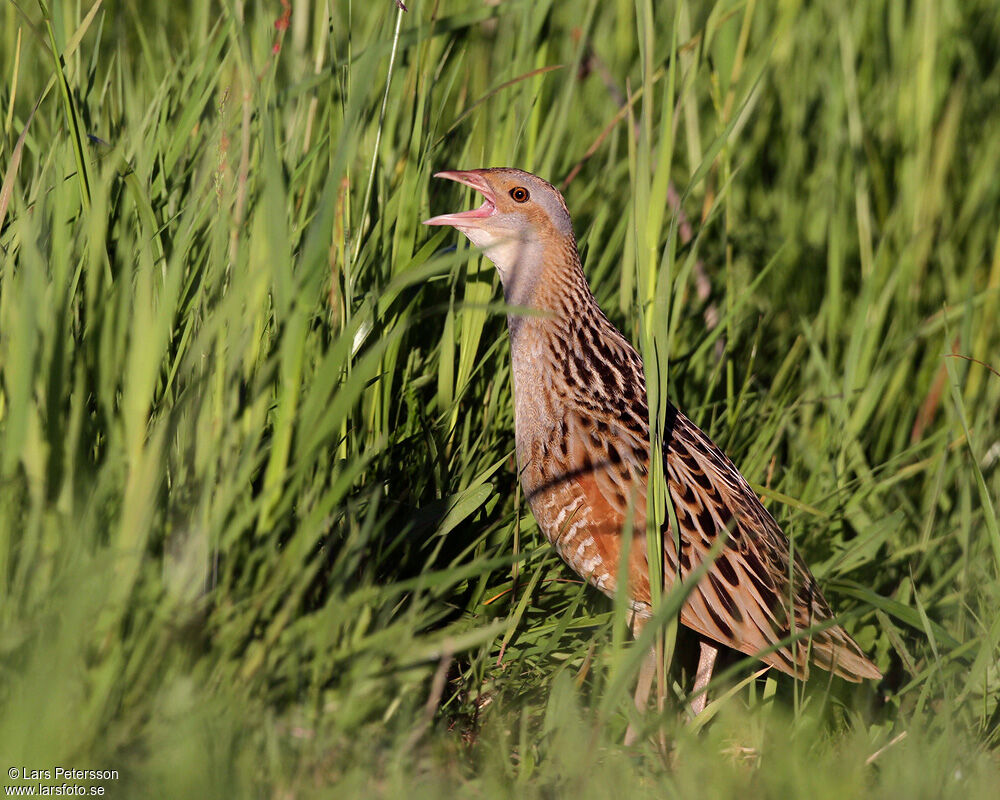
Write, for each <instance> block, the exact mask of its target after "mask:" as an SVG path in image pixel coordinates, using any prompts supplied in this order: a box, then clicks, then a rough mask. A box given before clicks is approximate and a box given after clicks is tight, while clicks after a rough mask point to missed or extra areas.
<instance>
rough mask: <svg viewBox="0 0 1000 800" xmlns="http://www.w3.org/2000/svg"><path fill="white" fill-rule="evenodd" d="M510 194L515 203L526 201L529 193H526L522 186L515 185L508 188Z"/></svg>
mask: <svg viewBox="0 0 1000 800" xmlns="http://www.w3.org/2000/svg"><path fill="white" fill-rule="evenodd" d="M510 196H511V197H512V198H514V202H515V203H527V202H528V198H529V197H530V196H531V195H529V194H528V190H527V189H525V188H524V187H523V186H515V187H514V188H513V189H511V190H510Z"/></svg>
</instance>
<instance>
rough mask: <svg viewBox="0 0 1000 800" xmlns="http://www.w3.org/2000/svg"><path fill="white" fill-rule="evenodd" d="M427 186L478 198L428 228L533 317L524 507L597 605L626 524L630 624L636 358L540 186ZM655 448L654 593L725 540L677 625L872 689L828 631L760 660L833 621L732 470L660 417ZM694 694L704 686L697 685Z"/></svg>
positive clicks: (516, 336)
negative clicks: (658, 496) (668, 526)
mask: <svg viewBox="0 0 1000 800" xmlns="http://www.w3.org/2000/svg"><path fill="white" fill-rule="evenodd" d="M439 175H440V176H441V177H446V178H450V179H452V180H456V181H459V182H461V183H465V184H468V185H470V186H472V187H473V188H475V189H476V190H478V191H479V192H481V193H482V194H483V195H484V197H485V198H486V200H485V202H484V203H483V205H482V206H481V207H480V208H478V209H476V210H474V211H471V212H464V213H459V214H448V215H444V216H440V217H435V218H434V219H431V220H428V221H427V224H433V225H453V226H454V227H456V228H458V229H459V230H461V231H462V232H463V233H464V234H465V235H466V236H468V237H469V239H471V240H472V241H473V242H474V243H475V244H477V245H479V246H481V247H483V248H484V249H485V252H486V255H487V256H488V257H489V258H490V259H491V260H492V261H493V262H494V263H495V264H496V266H497V268H498V270H499V272H500V275H501V278H502V281H503V285H504V294H505V296H506V298H507V301H508V302H509V303H511V304H512V305H517V306H526V307H529V308H532V309H535V310H537V311H541V312H548V313H543V314H541V315H537V314H534V315H511V316H510V317H509V318H508V321H509V328H510V335H511V356H512V360H513V373H514V399H515V426H516V440H517V458H518V464H519V466H520V472H521V482H522V485H523V487H524V491H525V494H526V496H527V498H528V502H529V504H530V506H531V510H532V512H533V513H534V515H535V518H536V519H537V520H538V524H539V526H540V528H541V530H542V531H543V533H544V534H545V536H546V537H547V538H548V539H549V541H551V542H552V544H553V545H554V546H555V548H556V550H557V551H558V552H559V554H560V555H561V556H562V558H563V559H565V561H566V562H567V563H568V564H569V565H570V566H571V567H572V568H573V569H574V570H575V571H576V572H578V573H579V574H580V575H581V576H583V577H584V578H586V579H587V580H588V581H589V582H590V583H592V584H593V585H594V586H596V587H597V588H599V589H600V590H601V591H603V592H605V593H607V594H612V593H614V591H615V589H616V586H615V581H616V575H617V573H618V563H619V557H620V555H621V552H622V530H623V528H624V527H625V524H626V518H627V516H628V515H629V513H631V514H632V515H633V530H634V531H636V532H637V533H636V534H634V540H633V542H632V546H631V548H630V549H629V553H630V555H629V558H630V563H629V571H628V574H629V586H628V591H629V595H630V599H631V601H632V604H633V608H634V610H635V614H636V618H637V620H636V621H637V627H641V625H642V624H643V620H644V619H646V618H647V617H648V616H649V609H650V605H649V604H650V591H649V570H648V566H647V561H646V554H645V546H646V539H645V534H644V530H645V524H646V484H647V472H648V464H649V452H650V446H649V425H648V409H647V405H646V396H645V379H644V376H643V366H642V360H641V358H640V357H639V354H638V353H637V352H636V351H635V349H634V348H633V347H632V346H631V344H629V342H628V341H627V340H626V339H625V338H624V337H623V336H622V335H621V333H619V332H618V331H617V330H616V329H615V327H614V326H613V325H612V324H611V323H610V322H609V321H608V319H607V317H606V316H605V315H604V314H603V312H602V311H601V309H600V308H599V307H598V305H597V302H596V301H595V300H594V297H593V294H591V292H590V288H589V287H588V285H587V280H586V278H585V276H584V274H583V270H582V267H581V264H580V258H579V255H578V253H577V248H576V241H575V239H574V237H573V232H572V224H571V222H570V218H569V212H568V211H567V210H566V206H565V203H564V202H563V199H562V196H561V195H560V194H559V192H558V191H557V190H556V189H555V188H554V187H552V186H551V185H549V184H548V183H546V182H545V181H543V180H542V179H540V178H538V177H536V176H534V175H531V174H529V173H526V172H522V171H521V170H515V169H486V170H472V171H468V172H445V173H439ZM521 190H524V191H523V192H522V191H521ZM524 195H527V199H522V197H523V196H524ZM663 452H664V458H665V464H664V467H665V469H664V473H665V475H666V478H667V486H668V489H669V492H670V497H671V500H672V502H673V505H674V508H675V510H676V515H677V522H678V526H679V532H678V533H679V536H678V537H677V538H678V539H679V542H680V552H679V553H678V552H677V547H676V545H675V541H674V536H673V534H672V533H671V532H670V531H665V532H664V535H663V542H664V554H663V555H664V565H665V573H666V576H667V578H666V579H667V584H668V586H667V587H666V588H669V584H670V583H671V582H672V581H673V580H674V579H675V576H677V575H680V576H683V575H685V574H686V573H688V572H690V570H692V569H694V568H695V567H697V566H698V565H699V564H701V563H703V562H704V561H705V559H706V557H707V554H708V552H709V550H710V549H711V548H712V546H713V544H714V543H715V542H716V540H717V539H718V537H720V536H723V537H725V543H724V547H723V548H722V551H721V553H720V554H719V556H718V557H717V558H716V560H715V562H714V563H713V564H712V565H711V566H710V567H709V569H708V572H707V574H706V575H705V576H704V578H703V579H702V580H701V581H700V582H699V583H698V585H697V587H696V588H695V589H694V591H693V592H692V593H691V594H690V596H689V597H688V600H687V602H686V604H685V605H684V607H683V610H682V612H681V622H682V623H683V624H684V625H686V626H687V627H689V628H692V629H693V630H695V631H697V632H698V633H699V634H701V635H702V636H703V637H705V638H707V639H708V640H711V641H712V642H717V643H719V644H723V645H726V646H728V647H732V648H735V649H736V650H739V651H741V652H743V653H747V654H750V655H758V656H759V657H760V658H761V660H763V661H764V662H766V663H768V664H770V665H772V666H774V667H776V668H778V669H780V670H781V671H783V672H786V673H788V674H790V675H795V676H796V677H800V678H805V677H806V676H807V675H808V671H809V664H810V661H811V663H813V664H815V665H816V666H819V667H821V668H823V669H825V670H830V671H833V672H835V673H836V674H838V675H840V676H842V677H844V678H846V679H848V680H852V681H859V680H861V679H863V678H879V677H881V675H880V673H879V671H878V669H877V668H876V667H875V665H874V664H872V662H871V661H869V660H868V659H867V658H866V657H865V655H864V653H862V651H861V649H860V648H859V647H858V645H857V644H856V643H855V642H854V640H853V639H851V637H850V636H849V635H848V634H847V632H846V631H844V629H843V628H841V627H840V626H838V625H832V626H830V627H828V628H826V629H825V630H821V631H818V632H814V633H813V634H812V635H811V638H810V641H809V642H808V643H807V642H805V641H802V642H799V643H797V644H793V645H785V646H783V647H780V648H778V649H776V650H775V651H774V652H770V653H762V651H764V650H767V649H769V648H771V647H773V646H775V645H776V644H777V643H778V642H779V641H781V640H782V639H786V638H788V637H789V636H790V635H791V634H792V633H793V632H794V631H796V630H802V629H805V628H809V627H811V626H814V625H819V626H822V624H823V623H824V622H825V621H828V620H829V619H830V618H831V617H832V616H833V615H832V612H831V610H830V607H829V605H828V604H827V602H826V600H825V599H824V598H823V596H822V594H821V593H820V591H819V588H818V587H817V585H816V582H815V580H814V579H813V577H812V575H811V574H810V572H809V569H808V567H807V566H806V564H805V562H804V561H803V560H802V558H801V556H800V555H799V554H798V553H797V552H796V553H795V555H794V557H793V556H792V554H791V550H790V547H789V543H788V540H787V538H786V537H785V535H784V534H783V533H782V531H781V529H780V528H779V526H778V524H777V523H776V522H775V521H774V519H773V517H771V515H770V514H769V513H768V512H767V510H766V509H765V508H764V506H763V505H762V504H761V502H760V500H759V499H758V498H757V495H756V494H755V493H754V492H753V490H752V489H751V488H750V486H749V485H748V484H747V482H746V480H745V479H744V478H743V476H742V475H741V474H740V472H739V470H737V468H736V467H735V466H734V465H733V463H732V462H731V461H730V460H729V459H728V458H727V457H726V456H725V454H724V453H723V452H722V451H721V450H719V448H718V447H716V445H715V444H714V443H713V442H712V441H711V440H710V439H709V438H708V436H706V435H705V434H704V433H703V432H702V431H701V430H699V428H698V427H697V426H696V425H695V424H694V423H692V422H691V421H690V420H689V419H688V418H687V417H685V416H684V415H683V414H682V413H681V412H679V411H678V410H677V409H675V408H674V407H673V406H670V407H669V408H668V412H667V420H666V426H665V430H664V445H663ZM630 507H631V509H630ZM708 650H709V651H711V652H706V651H705V650H703V665H704V667H705V670H707V674H708V675H710V673H711V664H712V660H713V659H714V649H713V648H712V647H708ZM702 671H703V670H699V672H700V673H701V672H702ZM703 678H704V680H703ZM699 682H700V683H701V686H702V687H704V685H706V684H707V675H706V676H703V675H701V674H700V675H699ZM703 705H704V698H702V700H701V703H700V706H703Z"/></svg>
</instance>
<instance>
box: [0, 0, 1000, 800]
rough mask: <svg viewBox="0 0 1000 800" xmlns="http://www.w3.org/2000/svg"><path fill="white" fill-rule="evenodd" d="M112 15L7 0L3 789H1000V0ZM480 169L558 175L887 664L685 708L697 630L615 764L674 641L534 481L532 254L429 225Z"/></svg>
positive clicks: (661, 352)
mask: <svg viewBox="0 0 1000 800" xmlns="http://www.w3.org/2000/svg"><path fill="white" fill-rule="evenodd" d="M106 5H107V7H105V5H100V6H95V5H83V6H80V7H77V5H76V4H50V5H48V6H46V5H45V4H38V3H36V4H31V3H18V4H17V5H16V6H15V5H14V4H12V3H11V4H7V5H6V6H4V8H3V9H2V10H0V20H2V22H3V26H2V28H0V53H2V54H3V58H2V59H0V69H2V70H3V80H2V81H0V121H2V124H3V135H2V136H0V186H2V190H0V754H2V755H3V757H4V759H5V760H6V761H7V762H9V764H6V766H10V765H19V766H25V767H29V768H32V767H37V768H46V767H51V766H53V765H55V764H65V765H66V766H79V767H86V768H101V769H111V768H114V769H118V770H120V771H121V772H122V774H123V778H122V780H121V782H120V783H119V784H117V785H115V786H110V785H109V786H108V792H109V796H114V795H113V792H114V791H116V790H117V791H119V792H122V793H128V794H134V795H142V796H146V795H148V794H154V795H159V796H169V797H176V796H204V795H209V796H229V795H233V794H236V795H243V794H260V795H264V796H274V795H286V794H287V795H290V796H299V795H310V794H313V793H323V792H324V790H328V788H327V787H329V786H330V785H331V784H336V785H337V787H338V790H339V791H338V794H340V793H344V794H348V795H350V794H362V793H364V794H372V793H374V794H379V795H384V796H399V795H400V794H403V793H404V792H405V793H406V794H408V795H414V796H421V795H427V796H440V794H441V792H442V791H445V790H446V791H449V792H454V791H456V790H458V791H462V792H463V793H473V792H478V793H479V794H481V795H484V796H493V795H508V794H517V795H518V796H529V797H530V796H550V795H551V794H553V793H556V794H560V795H563V794H575V795H579V796H594V797H607V796H612V795H624V794H627V795H628V796H633V795H635V796H646V795H648V796H654V795H655V796H663V794H665V793H667V794H669V795H671V796H692V795H696V794H697V795H699V796H728V795H734V796H735V795H737V794H739V795H740V796H746V795H747V792H748V791H750V792H751V794H752V796H782V797H786V796H803V795H806V794H807V793H808V794H809V795H810V796H815V797H817V798H821V797H838V798H839V797H844V796H885V797H899V796H906V795H907V794H909V795H913V796H929V797H939V796H945V795H955V796H962V797H992V796H993V795H994V794H995V789H996V785H997V782H998V781H1000V763H998V753H1000V750H998V747H1000V741H998V738H997V733H996V730H997V726H998V722H1000V710H998V702H997V701H998V691H1000V673H998V666H997V665H998V663H1000V621H998V620H1000V617H998V615H997V613H996V609H997V608H998V606H1000V527H998V518H997V496H998V489H1000V468H998V463H1000V376H998V375H997V374H996V372H995V370H997V369H1000V326H998V323H997V318H998V312H1000V227H998V225H1000V222H998V221H1000V183H998V182H997V180H996V175H998V174H1000V70H998V67H997V64H998V63H1000V59H998V55H1000V15H998V14H997V12H996V10H995V9H994V8H993V4H992V3H991V2H987V0H981V2H963V3H959V2H957V1H952V2H948V0H940V2H935V1H933V0H924V1H923V2H918V3H913V4H909V5H907V4H899V3H892V2H886V3H881V4H879V3H870V4H865V5H861V6H858V7H857V8H854V9H851V10H844V9H843V8H842V7H841V5H838V4H832V3H827V4H822V3H819V4H809V5H808V6H807V7H804V8H799V7H798V6H799V4H794V3H787V4H781V6H780V10H776V9H774V8H772V5H773V4H770V3H755V2H752V1H751V2H718V3H711V2H706V3H693V2H691V3H681V4H679V5H677V4H674V3H667V4H662V3H653V2H651V0H639V2H636V3H626V2H621V1H620V0H616V1H615V2H605V3H598V2H596V0H590V1H589V2H580V3H575V2H573V3H571V2H563V3H551V2H517V1H516V0H515V1H514V2H504V3H500V4H495V5H494V4H488V3H479V2H439V3H418V2H416V1H414V2H412V3H410V4H409V11H408V12H403V11H400V10H398V8H397V6H396V4H395V3H393V2H391V0H386V1H385V2H382V1H381V0H379V2H375V3H368V4H353V3H347V4H344V3H308V2H294V3H292V4H291V5H290V8H291V12H292V13H291V16H290V17H289V18H288V19H287V22H288V25H287V28H286V27H285V25H284V22H281V24H279V25H277V26H276V25H275V22H276V20H279V21H280V20H283V19H284V18H283V17H282V13H283V8H282V4H281V3H279V2H256V1H255V2H247V3H244V2H237V3H224V4H222V5H214V4H203V3H195V4H191V5H190V7H182V6H180V5H178V4H145V3H138V2H135V0H126V2H123V3H118V4H106ZM53 47H54V48H55V49H56V50H57V51H58V53H59V54H60V55H59V56H56V55H54V54H53V51H52V50H53ZM36 104H37V111H34V112H33V109H35V107H36ZM485 165H513V166H519V167H522V168H524V169H528V170H531V171H534V172H537V173H539V174H541V175H542V176H543V177H546V178H547V179H549V180H551V181H552V182H553V183H554V184H556V185H557V186H560V187H561V188H563V190H564V193H565V196H566V199H567V203H568V205H569V207H570V209H571V210H572V212H573V215H574V223H575V227H576V232H577V236H578V238H579V241H580V246H581V252H582V254H583V257H584V263H585V269H586V271H587V274H588V276H589V277H590V279H591V283H592V286H593V288H594V290H595V293H596V294H597V297H598V299H599V300H600V302H601V304H602V306H603V307H604V309H605V310H606V311H607V312H608V313H609V315H610V316H611V317H612V319H613V320H614V321H615V322H616V323H617V324H618V325H619V326H620V327H621V328H622V330H623V331H625V333H626V335H628V336H629V337H630V338H631V339H632V341H634V342H635V343H636V345H637V346H638V347H640V349H641V350H642V351H643V353H644V355H645V357H646V361H647V364H649V365H650V369H649V370H648V374H649V375H650V386H649V393H650V397H651V399H652V400H653V401H654V403H653V405H652V407H653V408H655V407H656V405H655V401H656V398H658V397H664V396H668V397H670V398H671V399H672V400H673V401H674V402H676V403H677V404H678V405H679V406H680V407H681V408H683V409H684V410H685V411H686V412H687V413H688V414H689V416H691V417H692V418H693V419H694V420H695V421H696V422H697V423H698V424H700V425H701V426H702V427H703V428H704V429H705V430H706V431H708V432H709V433H710V435H712V436H713V438H715V439H716V441H718V442H719V443H720V444H721V445H722V446H723V447H724V448H725V449H726V451H727V452H728V453H729V454H730V455H731V456H732V457H733V459H734V460H735V461H736V463H737V464H738V465H739V466H740V468H741V469H742V470H743V471H744V473H745V474H746V476H747V478H748V479H749V480H750V481H751V483H752V484H753V485H754V487H755V489H756V490H758V491H759V492H760V494H761V495H762V496H763V497H764V498H765V501H766V503H767V505H768V507H769V509H770V510H771V511H772V513H773V514H775V516H776V517H777V518H778V520H779V521H780V522H781V523H782V525H783V526H784V528H785V530H786V531H787V532H788V534H789V535H790V536H791V537H792V538H793V540H794V543H795V547H796V548H797V549H799V550H801V551H802V552H803V553H804V554H805V556H806V558H807V560H808V561H809V563H810V564H812V565H813V567H814V572H815V574H816V576H817V577H818V578H819V579H820V581H821V583H822V584H823V588H824V592H825V593H826V595H827V597H828V598H829V599H830V601H831V604H832V605H833V606H834V608H835V609H836V610H837V611H838V612H841V613H843V615H844V624H845V625H846V626H847V627H848V629H849V630H850V631H851V632H852V633H853V634H854V635H855V636H856V638H857V639H858V641H859V642H860V643H861V644H862V646H863V647H864V648H865V650H866V651H867V652H868V653H870V654H871V655H872V656H873V658H874V660H875V661H876V662H877V664H878V665H879V667H880V668H881V669H882V671H883V672H884V673H885V676H886V677H885V680H884V681H883V682H882V683H881V684H880V685H879V686H874V685H871V684H867V685H864V686H860V687H855V686H851V685H848V684H845V683H843V682H842V681H839V680H836V679H834V680H828V679H827V677H826V676H825V675H824V674H823V673H817V675H815V676H814V679H813V680H812V681H811V682H810V683H809V684H807V685H805V686H802V685H796V684H794V683H793V682H791V681H790V680H789V679H787V678H785V677H782V676H777V677H775V676H763V677H761V678H759V679H757V680H754V679H752V678H751V676H752V674H753V671H754V670H755V662H753V661H751V660H748V659H738V658H735V657H734V658H732V659H730V660H729V661H728V662H727V663H726V664H724V665H723V667H724V669H723V670H722V674H721V676H720V678H719V679H718V680H717V681H716V682H715V683H714V684H713V687H712V689H711V695H710V700H711V701H712V705H710V707H709V710H710V716H706V717H705V718H704V719H702V720H699V721H698V723H697V724H695V725H692V724H690V723H689V722H688V721H687V720H686V718H685V717H684V711H683V709H684V704H683V699H684V697H685V696H686V692H687V691H688V690H689V688H690V665H689V664H688V663H687V662H688V657H687V645H688V644H689V642H687V641H686V639H685V638H684V636H683V633H682V634H680V635H679V637H678V643H677V651H676V652H677V654H676V657H675V658H674V659H673V671H672V672H671V675H670V677H669V680H668V685H666V686H664V687H662V690H663V692H664V694H665V708H664V711H663V713H662V714H661V715H659V717H657V716H656V715H655V714H654V715H650V717H649V718H648V719H647V720H646V725H647V728H648V729H649V731H650V733H651V737H650V739H649V741H648V743H644V744H643V745H640V746H639V747H637V748H635V749H634V751H632V752H629V751H626V750H625V749H624V748H623V747H622V746H621V744H620V742H621V739H622V735H623V733H624V730H625V726H626V724H627V722H628V720H629V714H630V713H631V712H630V705H631V701H630V698H629V689H630V680H631V676H632V673H633V672H634V670H635V668H636V666H637V663H638V658H637V651H636V650H635V649H634V648H632V647H631V645H630V642H629V640H628V637H627V636H626V635H625V626H624V615H623V614H622V613H621V606H620V604H619V606H618V607H617V608H616V606H615V604H614V603H612V602H610V601H607V600H606V599H604V598H602V597H600V596H598V595H597V594H596V593H594V592H592V591H590V590H589V589H587V588H586V587H584V586H583V585H582V584H581V583H580V582H579V581H578V580H577V579H576V576H575V575H573V574H572V573H571V572H570V571H569V570H568V569H567V568H565V567H564V566H563V565H562V563H561V562H560V560H559V559H558V557H557V556H556V554H555V553H554V551H552V550H551V549H550V548H549V547H548V545H547V544H545V543H544V541H543V539H542V538H541V537H540V535H539V534H538V531H537V528H536V527H535V525H534V522H533V520H532V518H531V516H530V513H529V512H528V510H527V507H526V505H525V503H524V501H523V498H522V497H521V495H520V494H519V492H518V491H517V488H516V474H515V468H514V464H513V453H512V451H513V412H512V406H511V390H510V370H509V353H508V345H507V341H506V331H505V309H504V308H503V305H502V302H501V299H502V298H501V295H500V293H499V292H498V291H497V281H496V278H495V276H494V274H493V269H492V266H491V265H490V264H489V263H488V262H486V261H484V260H483V259H482V258H481V257H480V256H479V255H478V254H477V253H475V252H473V251H470V250H468V249H466V246H465V244H464V243H463V242H460V241H459V239H458V237H457V235H456V234H454V232H449V231H440V230H436V229H435V230H430V229H426V228H423V227H421V226H420V224H419V222H420V220H421V219H424V218H426V217H427V216H429V215H430V214H431V213H439V212H440V211H443V210H453V209H458V208H460V207H462V204H463V203H465V202H467V201H468V197H467V193H466V192H465V190H463V189H460V188H459V187H456V186H454V185H451V184H446V183H443V182H432V181H430V179H429V176H430V174H431V173H432V172H433V171H436V170H438V169H447V168H471V167H477V166H485ZM456 245H457V250H453V249H452V248H454V247H455V246H456ZM969 359H975V360H969ZM652 365H656V368H655V369H654V368H653V366H652ZM654 422H655V420H654ZM659 513H660V514H662V515H666V514H667V513H669V509H667V508H665V507H662V508H659ZM666 602H667V603H669V602H670V598H667V600H666ZM661 742H663V743H665V744H666V751H665V752H664V751H662V749H661V744H660V743H661Z"/></svg>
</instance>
